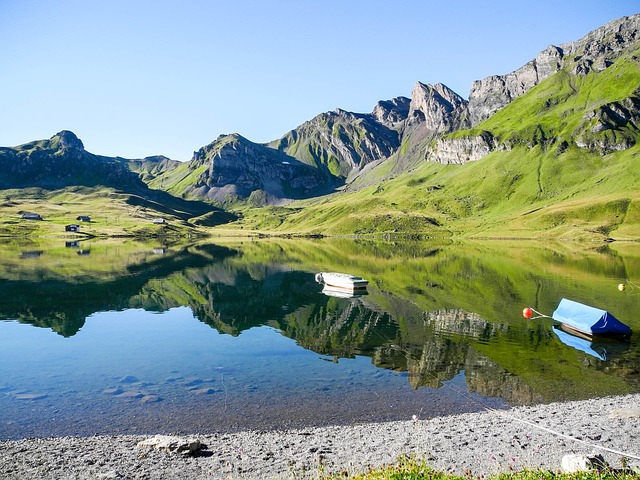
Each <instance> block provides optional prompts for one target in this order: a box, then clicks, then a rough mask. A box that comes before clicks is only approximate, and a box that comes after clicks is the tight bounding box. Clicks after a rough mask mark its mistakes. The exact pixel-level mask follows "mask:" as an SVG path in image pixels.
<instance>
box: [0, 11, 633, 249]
mask: <svg viewBox="0 0 640 480" xmlns="http://www.w3.org/2000/svg"><path fill="white" fill-rule="evenodd" d="M639 127H640V14H639V15H634V16H630V17H623V18H620V19H617V20H614V21H612V22H610V23H608V24H606V25H604V26H602V27H600V28H598V29H596V30H594V31H592V32H590V33H589V34H587V35H586V36H584V37H583V38H581V39H579V40H578V41H575V42H571V43H567V44H563V45H559V46H554V45H550V46H548V47H547V48H546V49H545V50H543V51H541V52H540V53H539V54H538V55H537V56H536V57H535V58H534V59H532V60H531V61H530V62H528V63H527V64H526V65H524V66H522V67H521V68H519V69H517V70H515V71H514V72H511V73H508V74H506V75H495V76H490V77H487V78H485V79H482V80H478V81H476V82H474V83H473V84H472V86H471V89H470V92H469V95H468V99H464V98H463V97H461V96H460V95H458V94H457V93H456V92H454V91H452V90H451V89H449V88H448V87H447V86H445V85H443V84H435V85H427V84H424V83H421V82H418V83H416V85H415V87H414V88H413V91H412V93H411V98H407V97H397V98H394V99H391V100H384V101H379V102H378V103H377V104H376V105H375V107H374V108H373V110H372V112H371V113H353V112H347V111H345V110H342V109H336V110H335V111H332V112H325V113H321V114H319V115H317V116H316V117H314V118H313V119H311V120H309V121H307V122H305V123H303V124H302V125H300V126H298V127H296V128H294V129H293V130H291V131H289V132H287V133H286V134H285V135H283V136H282V137H281V138H279V139H277V140H274V141H272V142H269V143H267V144H260V143H254V142H251V141H250V140H248V139H246V138H244V137H242V136H241V135H239V134H231V135H220V136H219V137H218V138H217V139H215V140H214V141H213V142H211V143H210V144H209V145H206V146H204V147H201V148H200V149H198V150H197V151H195V152H194V155H193V157H192V159H191V160H190V161H187V162H177V161H174V160H170V159H168V158H165V157H162V156H156V157H147V158H144V159H124V158H121V157H104V156H100V155H95V154H91V153H89V152H87V151H86V150H85V148H84V145H83V143H82V141H81V140H80V139H78V138H77V137H76V136H75V135H74V134H73V133H72V132H69V131H61V132H60V133H58V134H56V135H54V136H53V137H52V138H51V139H49V140H40V141H34V142H31V143H29V144H26V145H21V146H18V147H4V148H0V170H1V171H2V172H3V175H2V176H1V177H0V190H11V191H12V192H13V193H12V195H11V197H12V199H13V201H14V202H15V201H16V199H18V200H19V198H20V195H19V193H17V194H16V193H15V191H19V190H21V189H33V188H37V189H41V190H42V191H45V192H52V191H58V190H60V189H66V188H70V187H72V188H77V187H87V188H99V187H100V188H108V189H112V190H114V191H118V192H129V193H131V194H135V195H136V196H138V197H140V198H143V199H146V200H150V201H152V202H153V204H154V205H156V204H162V203H163V202H165V203H173V204H175V202H176V201H179V202H182V206H181V208H173V210H172V211H166V209H165V212H164V214H165V215H170V216H173V215H177V217H176V218H180V219H181V221H184V222H186V224H191V225H196V224H198V222H195V221H192V219H195V218H200V220H202V219H203V218H205V217H207V211H208V210H210V211H216V212H222V211H223V210H224V211H227V212H234V215H233V216H231V215H229V216H225V217H220V220H219V221H214V222H209V223H208V224H210V225H214V224H218V223H226V222H229V221H233V220H235V219H236V218H237V217H241V220H240V221H239V222H235V223H236V224H239V225H242V226H243V228H250V229H256V230H275V231H278V230H279V231H288V232H299V233H318V232H329V233H362V234H364V233H388V232H392V233H401V232H412V233H416V232H426V233H429V232H433V231H434V229H435V230H436V231H440V232H442V233H447V234H451V233H456V232H462V233H464V232H469V231H472V232H475V233H476V234H479V235H481V234H489V235H493V234H492V233H491V232H494V231H495V232H500V231H504V230H501V229H505V228H506V229H507V231H509V232H513V231H515V230H518V229H521V230H522V232H523V233H522V236H532V235H531V234H530V232H535V231H538V232H539V231H541V230H545V231H546V230H555V233H554V235H556V236H557V235H560V236H562V235H564V234H565V233H566V232H570V231H572V230H571V226H570V225H569V224H572V225H573V228H576V225H577V228H579V229H580V230H581V231H582V232H590V234H594V235H599V236H601V237H605V238H610V237H611V236H612V233H613V232H616V233H618V234H620V235H619V236H621V238H626V237H629V236H633V235H635V233H636V227H639V226H640V210H638V208H637V200H638V199H637V198H636V195H637V194H636V190H637V185H638V183H637V180H638V178H637V177H636V173H635V172H636V171H638V169H637V168H636V167H637V166H638V165H636V163H637V161H638V160H637V159H638V152H637V148H638V147H637V143H638V139H639V138H640V137H639ZM472 164H473V165H472ZM476 164H478V165H480V166H477V165H476ZM0 193H1V192H0ZM169 196H170V197H171V200H170V201H168V200H167V199H168V198H169ZM515 198H517V200H515ZM372 200H373V202H372ZM371 205H375V208H372V207H371ZM256 207H266V208H256ZM149 208H155V207H154V206H153V205H150V206H149ZM1 209H2V206H1V205H0V212H1V211H2V210H1ZM178 211H179V212H181V213H180V214H179V215H178ZM636 212H638V213H636ZM203 215H204V217H203ZM354 217H357V218H354ZM525 217H526V218H525ZM202 224H207V222H202V221H201V222H200V225H202ZM483 225H484V226H483ZM514 225H517V226H518V228H515V227H514ZM559 226H561V227H562V228H560V229H558V228H556V227H559ZM526 232H529V233H526ZM516 236H521V235H519V234H516ZM533 236H535V235H533ZM613 236H615V235H613Z"/></svg>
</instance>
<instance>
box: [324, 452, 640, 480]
mask: <svg viewBox="0 0 640 480" xmlns="http://www.w3.org/2000/svg"><path fill="white" fill-rule="evenodd" d="M320 478H322V479H323V480H337V479H349V480H423V479H429V480H458V479H461V480H469V479H473V478H484V479H487V480H637V479H638V478H640V475H639V474H638V473H637V472H634V471H631V470H626V469H625V470H621V471H618V470H600V471H598V470H591V471H587V472H578V473H558V472H553V471H550V470H523V471H521V472H509V473H501V474H497V475H490V476H487V477H478V476H475V475H473V474H472V473H471V472H468V473H466V474H465V475H453V474H449V473H445V472H441V471H438V470H435V469H433V468H431V467H430V466H429V465H428V464H427V463H426V462H425V461H424V460H421V459H417V458H412V457H401V458H400V459H399V460H398V463H396V464H395V465H388V466H384V467H380V468H376V469H371V470H369V471H367V472H365V473H362V474H355V475H353V474H349V473H348V472H341V473H338V474H333V475H326V476H321V477H320Z"/></svg>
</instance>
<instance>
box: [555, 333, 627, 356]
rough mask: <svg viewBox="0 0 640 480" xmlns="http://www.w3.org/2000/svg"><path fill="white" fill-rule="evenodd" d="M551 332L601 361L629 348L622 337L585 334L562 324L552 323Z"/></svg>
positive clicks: (571, 345)
mask: <svg viewBox="0 0 640 480" xmlns="http://www.w3.org/2000/svg"><path fill="white" fill-rule="evenodd" d="M553 333H555V334H556V336H557V337H558V339H559V340H560V341H561V342H562V343H564V344H565V345H567V346H569V347H572V348H575V349H576V350H580V351H581V352H584V353H586V354H588V355H591V356H592V357H596V358H597V359H599V360H602V361H607V360H611V358H612V357H614V356H615V355H619V354H621V353H623V352H625V351H627V350H629V348H630V345H629V342H627V341H625V339H624V338H614V337H605V336H590V335H585V334H581V333H579V332H578V331H577V330H575V329H573V328H571V327H570V326H568V325H564V324H560V325H554V326H553Z"/></svg>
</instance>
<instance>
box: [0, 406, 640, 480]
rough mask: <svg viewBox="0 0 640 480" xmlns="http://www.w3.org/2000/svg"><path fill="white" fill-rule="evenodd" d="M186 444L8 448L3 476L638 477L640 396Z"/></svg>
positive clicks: (214, 437)
mask: <svg viewBox="0 0 640 480" xmlns="http://www.w3.org/2000/svg"><path fill="white" fill-rule="evenodd" d="M151 437H153V436H151ZM180 437H181V438H183V439H184V438H190V439H192V440H195V441H197V442H199V444H200V445H201V447H200V448H199V449H198V450H197V451H195V452H192V453H186V454H185V453H177V452H176V451H168V450H166V449H157V448H154V447H150V446H143V445H139V444H140V443H141V442H144V441H145V440H148V439H149V438H150V436H140V435H124V436H93V437H60V438H30V439H22V440H7V441H2V442H0V478H2V479H16V480H17V479H20V480H23V479H31V478H33V479H36V478H37V479H57V480H60V479H112V478H118V479H187V478H188V479H293V478H296V479H300V478H321V477H322V476H323V475H327V474H332V473H341V472H348V473H359V472H364V471H366V470H367V469H369V468H372V467H373V468H375V467H380V466H383V465H385V464H392V463H395V462H396V461H397V460H398V458H399V457H401V456H409V457H415V458H418V459H424V460H426V462H427V463H428V464H429V465H430V466H432V467H433V468H435V469H437V470H441V471H445V472H450V473H455V474H461V475H462V474H467V475H472V476H473V477H476V478H477V477H486V476H488V475H492V474H496V473H500V472H509V471H519V470H524V469H544V470H552V471H561V462H562V459H563V457H564V456H566V455H570V454H582V455H593V454H600V455H602V457H603V458H604V460H605V461H606V463H607V464H608V465H609V466H610V467H611V468H615V469H619V468H623V467H624V468H632V469H640V394H634V395H627V396H620V397H608V398H601V399H592V400H585V401H577V402H567V403H553V404H547V405H536V406H527V407H515V408H511V409H508V410H490V411H486V412H482V413H467V414H461V415H451V416H445V417H436V418H431V419H421V418H412V419H408V420H407V421H402V422H388V423H373V424H359V425H352V426H335V427H322V428H306V429H298V430H286V431H246V432H239V433H203V434H193V435H190V436H187V437H185V436H180Z"/></svg>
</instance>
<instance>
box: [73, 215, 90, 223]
mask: <svg viewBox="0 0 640 480" xmlns="http://www.w3.org/2000/svg"><path fill="white" fill-rule="evenodd" d="M76 220H78V221H79V222H90V221H91V217H90V216H89V215H78V216H77V217H76Z"/></svg>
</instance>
